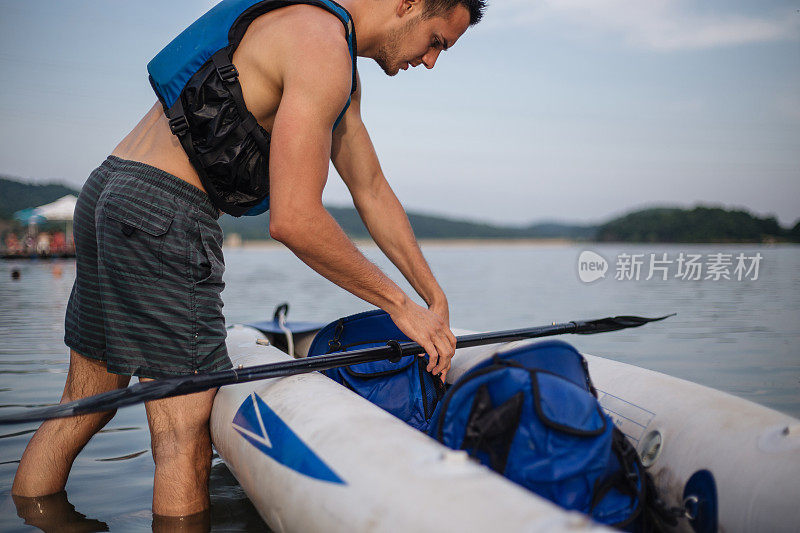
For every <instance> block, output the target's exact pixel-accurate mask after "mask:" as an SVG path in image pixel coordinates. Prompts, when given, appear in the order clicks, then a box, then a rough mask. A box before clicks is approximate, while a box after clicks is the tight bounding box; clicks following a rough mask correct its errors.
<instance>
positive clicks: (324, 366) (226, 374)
mask: <svg viewBox="0 0 800 533" xmlns="http://www.w3.org/2000/svg"><path fill="white" fill-rule="evenodd" d="M663 318H666V317H661V318H657V319H648V318H641V317H614V318H606V319H600V320H594V321H585V322H583V321H575V322H565V323H562V324H552V325H550V326H539V327H533V328H523V329H512V330H505V331H496V332H490V333H475V334H471V335H462V336H460V337H457V338H456V348H468V347H471V346H480V345H484V344H492V343H501V342H510V341H516V340H523V339H532V338H540V337H549V336H553V335H562V334H565V333H584V334H588V333H601V332H604V331H613V330H615V329H623V328H629V327H637V326H640V325H642V324H645V323H647V322H652V321H653V320H662V319H663ZM424 352H425V349H424V348H423V347H422V346H420V345H419V344H417V343H416V342H404V343H398V342H396V341H390V342H389V343H388V344H387V345H386V346H378V347H374V348H362V349H360V350H354V351H352V352H342V353H333V354H328V355H322V356H319V357H306V358H302V359H293V360H290V361H281V362H278V363H268V364H264V365H256V366H251V367H246V368H234V369H230V370H220V371H217V372H209V373H207V374H195V375H188V376H180V377H175V378H167V379H161V380H156V381H148V382H144V383H142V382H140V383H137V384H135V385H131V386H130V387H127V388H123V389H118V390H114V391H110V392H106V393H103V394H98V395H96V396H90V397H88V398H83V399H80V400H75V401H73V402H69V403H65V404H60V405H53V406H48V407H41V408H38V409H29V410H27V411H23V412H21V413H16V414H12V415H9V416H5V417H2V418H0V425H7V424H19V423H22V422H35V421H40V420H47V419H50V418H64V417H68V416H75V415H82V414H88V413H95V412H101V411H111V410H114V409H118V408H120V407H127V406H129V405H134V404H137V403H141V402H146V401H150V400H157V399H160V398H170V397H173V396H180V395H184V394H191V393H194V392H201V391H205V390H209V389H213V388H216V387H221V386H224V385H232V384H234V383H246V382H248V381H256V380H260V379H269V378H277V377H285V376H293V375H295V374H304V373H307V372H314V371H320V370H329V369H331V368H338V367H342V366H350V365H356V364H359V363H368V362H371V361H380V360H383V359H395V358H398V359H399V358H400V357H403V356H408V355H419V354H422V353H424Z"/></svg>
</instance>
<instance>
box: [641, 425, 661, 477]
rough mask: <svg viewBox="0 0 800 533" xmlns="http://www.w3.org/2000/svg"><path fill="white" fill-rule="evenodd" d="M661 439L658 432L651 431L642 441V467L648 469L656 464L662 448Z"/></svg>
mask: <svg viewBox="0 0 800 533" xmlns="http://www.w3.org/2000/svg"><path fill="white" fill-rule="evenodd" d="M663 441H664V439H663V437H662V436H661V432H660V431H658V430H654V431H651V432H650V433H648V434H647V435H645V437H644V439H642V453H641V457H642V466H644V467H645V468H648V467H649V466H650V465H652V464H653V463H655V462H656V459H658V456H659V455H660V454H661V448H662V447H663Z"/></svg>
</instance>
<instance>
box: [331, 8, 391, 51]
mask: <svg viewBox="0 0 800 533" xmlns="http://www.w3.org/2000/svg"><path fill="white" fill-rule="evenodd" d="M336 1H337V3H338V4H340V5H341V6H342V7H343V8H345V9H346V10H347V11H348V12H349V13H350V15H351V16H352V17H353V25H355V28H356V39H357V44H358V49H357V50H356V53H357V54H358V55H359V56H361V57H370V58H371V57H373V56H374V54H375V52H376V51H377V49H378V46H379V44H380V43H381V41H382V39H383V35H384V33H385V30H384V28H383V26H384V24H385V23H386V21H387V19H389V16H390V15H391V13H390V11H391V9H392V8H391V5H392V4H393V3H392V2H386V1H384V2H376V1H375V0H336Z"/></svg>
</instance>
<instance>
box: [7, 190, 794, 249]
mask: <svg viewBox="0 0 800 533" xmlns="http://www.w3.org/2000/svg"><path fill="white" fill-rule="evenodd" d="M67 194H75V195H77V194H78V191H76V190H74V189H72V188H70V187H67V186H64V185H61V184H56V183H51V184H46V185H38V184H32V183H24V182H21V181H17V180H15V179H10V178H3V177H0V221H8V220H10V219H11V218H12V216H13V214H14V212H16V211H19V210H20V209H25V208H27V207H36V206H38V205H42V204H46V203H49V202H52V201H54V200H57V199H59V198H61V197H62V196H64V195H67ZM327 209H328V211H329V212H330V213H331V215H333V217H334V218H335V219H336V221H337V222H338V223H339V224H340V225H341V226H342V228H343V229H344V231H345V232H346V233H347V234H348V235H349V236H350V237H351V238H367V237H369V234H368V233H367V229H366V228H365V227H364V224H363V223H362V222H361V218H359V216H358V212H357V211H356V210H355V209H354V208H352V207H337V206H327ZM408 218H409V220H410V222H411V226H412V227H413V228H414V233H415V234H416V235H417V237H418V238H420V239H559V238H560V239H571V240H579V241H591V240H597V241H604V242H613V241H616V242H765V241H766V242H770V241H788V240H791V241H794V242H800V220H798V222H797V223H796V224H795V225H794V227H792V228H782V227H781V226H780V224H778V221H777V220H776V219H775V217H766V218H760V217H757V216H754V215H752V214H751V213H749V212H747V211H743V210H727V209H723V208H721V207H712V206H702V205H700V206H697V207H694V208H692V209H683V208H678V207H657V208H648V209H641V210H637V211H633V212H631V213H628V214H625V215H623V216H620V217H617V218H614V219H612V220H609V221H608V222H605V223H604V224H601V225H599V226H595V225H581V224H565V223H561V222H538V223H535V224H530V225H527V226H511V225H497V224H489V223H484V222H476V221H473V220H465V219H457V218H450V217H443V216H437V215H431V214H423V213H415V212H413V211H412V212H409V213H408ZM220 225H221V226H222V229H223V231H224V232H225V233H226V234H231V233H238V234H239V235H240V236H241V237H242V238H243V239H244V240H261V239H268V238H269V231H268V225H269V219H268V215H262V216H258V217H241V218H234V217H230V216H227V215H225V216H223V217H222V218H220ZM2 226H8V223H4V224H2Z"/></svg>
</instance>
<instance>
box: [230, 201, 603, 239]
mask: <svg viewBox="0 0 800 533" xmlns="http://www.w3.org/2000/svg"><path fill="white" fill-rule="evenodd" d="M326 208H327V209H328V212H330V214H331V215H332V216H333V218H334V219H335V220H336V222H338V223H339V225H340V226H342V229H344V231H345V233H347V234H348V235H349V236H350V237H351V238H354V239H361V238H368V237H369V232H367V228H366V227H365V226H364V223H363V222H362V221H361V218H360V217H359V216H358V212H357V211H356V210H355V209H354V208H352V207H334V206H326ZM408 220H409V222H410V223H411V227H412V228H413V229H414V234H415V235H416V236H417V238H418V239H552V238H565V239H590V238H592V237H593V236H594V233H595V231H596V227H595V226H580V225H569V224H560V223H542V224H533V225H530V226H527V227H522V226H501V225H495V224H488V223H481V222H475V221H471V220H463V219H456V218H449V217H442V216H436V215H429V214H421V213H415V212H413V211H410V212H409V213H408ZM220 225H221V226H222V229H223V231H225V233H228V234H230V233H238V234H239V235H241V237H242V238H243V239H244V240H255V239H266V238H268V225H269V218H268V215H265V216H259V217H241V218H234V217H230V216H223V217H222V218H221V219H220Z"/></svg>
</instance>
